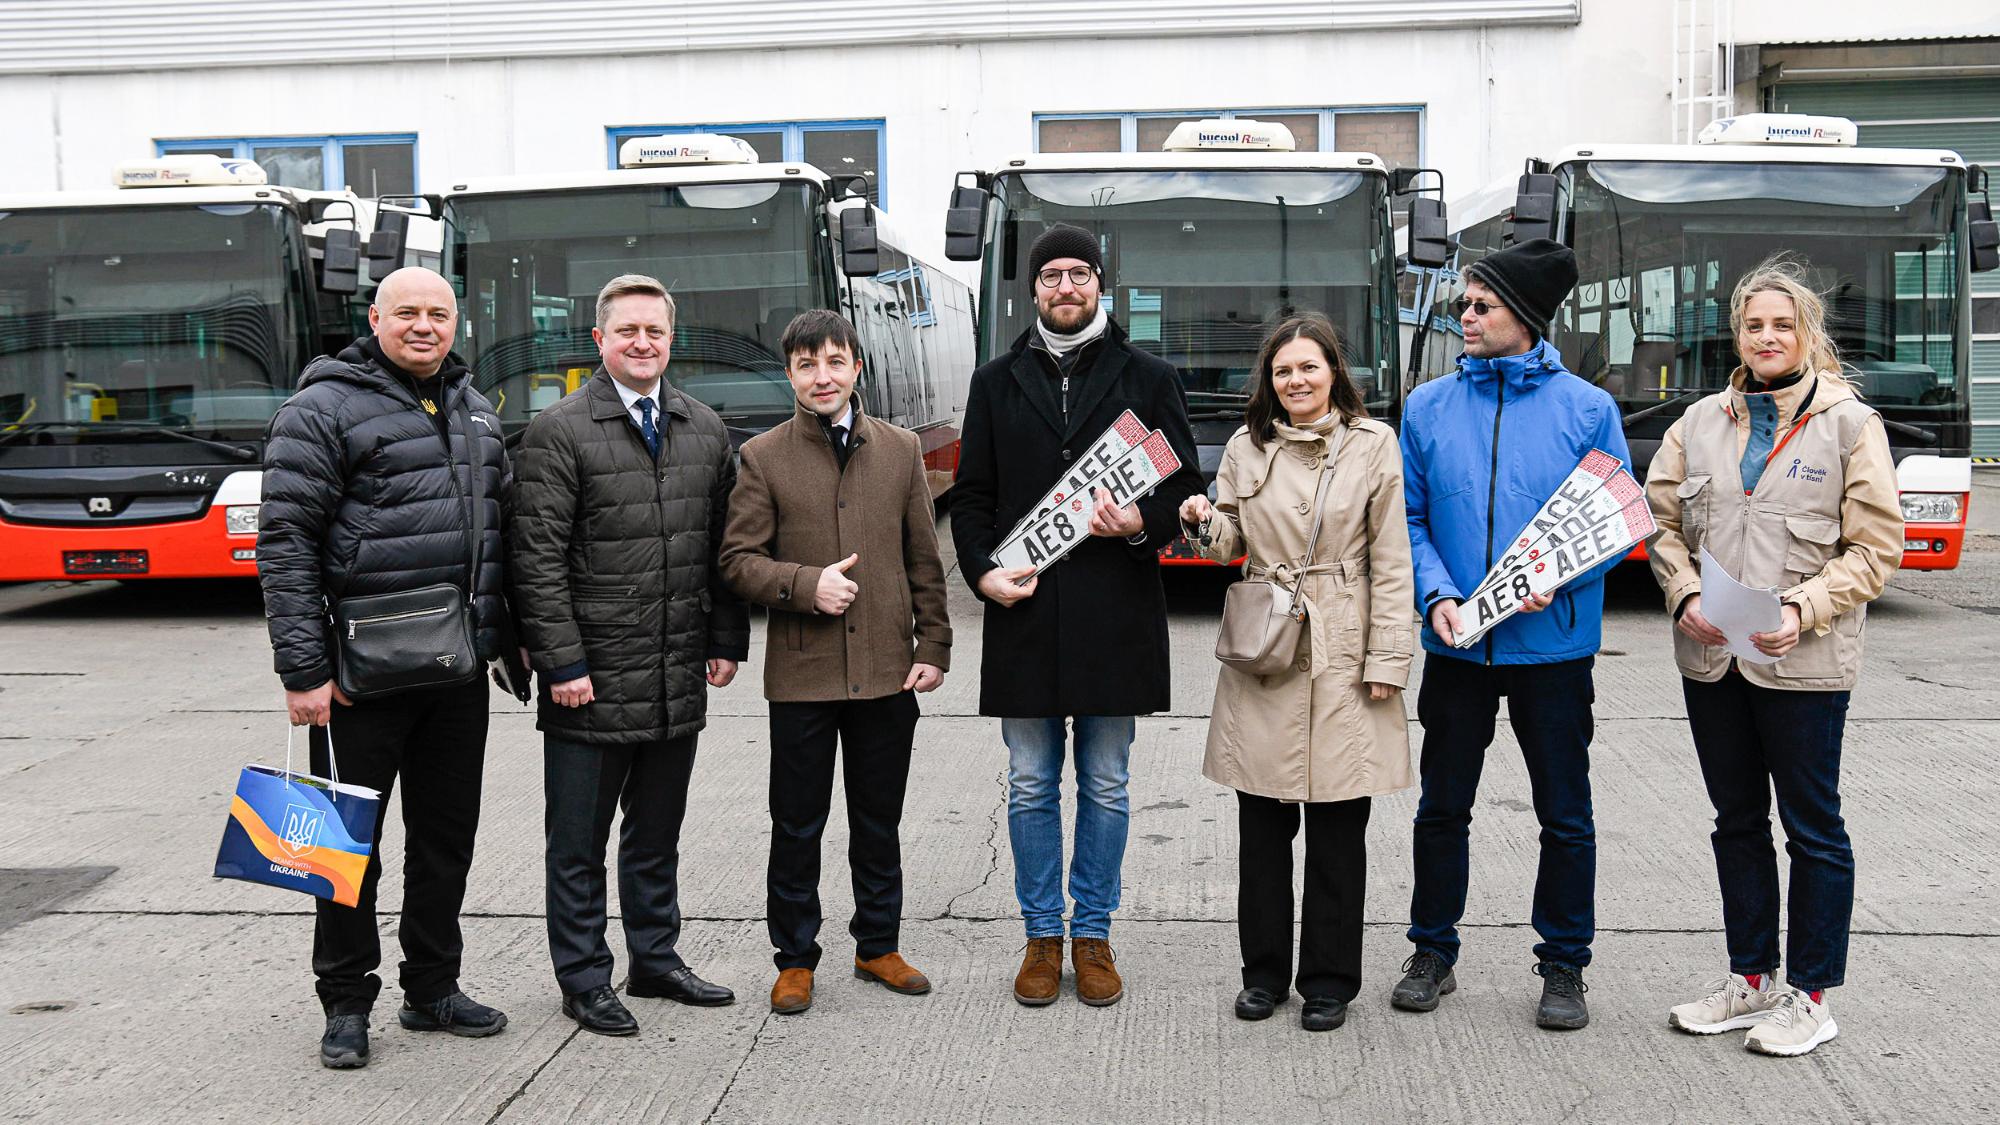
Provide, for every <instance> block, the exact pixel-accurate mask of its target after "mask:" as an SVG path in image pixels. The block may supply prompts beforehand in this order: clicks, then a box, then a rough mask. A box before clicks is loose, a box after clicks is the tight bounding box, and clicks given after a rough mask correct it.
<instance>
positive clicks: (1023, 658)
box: [951, 321, 1202, 718]
mask: <svg viewBox="0 0 2000 1125" xmlns="http://www.w3.org/2000/svg"><path fill="white" fill-rule="evenodd" d="M1034 331H1035V329H1034V328H1032V327H1030V328H1029V330H1028V332H1026V333H1023V334H1022V335H1021V337H1020V338H1019V339H1017V340H1015V341H1014V346H1013V348H1012V349H1010V350H1009V351H1008V352H1007V354H1005V355H1002V356H999V357H997V358H995V359H994V360H993V361H992V362H990V363H987V364H986V365H984V366H982V367H981V368H979V370H977V371H975V372H973V374H972V390H971V393H970V396H969V398H968V399H967V402H966V408H965V425H964V430H963V435H962V445H961V448H960V452H959V462H958V476H957V481H956V483H955V485H954V486H953V488H952V501H951V536H952V542H953V543H954V544H955V545H956V547H957V548H958V565H959V569H960V570H961V571H962V572H963V573H964V575H965V578H966V580H967V581H968V582H970V583H971V584H972V587H973V591H974V593H977V592H978V589H979V578H980V576H981V575H983V574H985V573H986V572H987V571H989V570H992V569H993V566H994V564H993V561H992V559H991V557H990V555H991V552H992V551H993V549H994V548H996V547H997V546H999V544H1000V540H1001V539H1002V538H1004V537H1005V536H1006V534H1007V532H1009V531H1011V530H1012V529H1013V527H1014V524H1015V521H1017V520H1019V519H1020V518H1021V517H1022V516H1023V515H1026V514H1027V512H1028V511H1029V509H1031V508H1032V507H1033V506H1034V504H1035V502H1036V501H1038V500H1040V499H1041V498H1042V496H1043V495H1044V494H1045V493H1046V492H1047V491H1048V490H1049V488H1050V487H1052V486H1053V485H1054V484H1055V483H1056V481H1057V480H1058V479H1059V478H1060V477H1061V476H1062V474H1063V471H1064V469H1065V468H1066V467H1067V466H1068V465H1069V464H1070V463H1071V462H1073V461H1075V459H1076V458H1078V457H1081V456H1083V454H1084V452H1085V451H1086V450H1088V449H1089V448H1090V445H1091V443H1092V442H1094V441H1096V440H1097V437H1098V435H1100V434H1102V433H1103V432H1104V431H1105V430H1106V429H1108V428H1109V427H1110V426H1111V423H1112V422H1113V421H1114V420H1115V419H1116V418H1117V417H1118V415H1119V414H1120V413H1122V412H1124V411H1126V410H1130V411H1132V413H1133V414H1135V415H1137V416H1138V419H1139V421H1140V422H1142V423H1144V424H1145V425H1146V427H1147V428H1148V429H1155V430H1159V431H1160V432H1161V433H1163V434H1165V435H1166V438H1167V441H1168V442H1169V443H1170V444H1171V445H1172V446H1173V450H1174V453H1175V455H1177V456H1178V457H1179V458H1180V462H1181V467H1180V470H1179V471H1178V472H1176V473H1174V474H1173V475H1172V476H1170V477H1169V478H1167V479H1166V480H1164V481H1162V482H1161V483H1160V485H1159V487H1158V488H1156V489H1154V491H1153V493H1152V494H1151V495H1150V496H1147V497H1146V498H1145V499H1143V500H1141V501H1139V514H1140V515H1141V517H1143V518H1144V520H1145V522H1146V539H1145V542H1143V543H1141V544H1137V545H1134V544H1131V543H1127V542H1126V541H1124V540H1122V539H1103V538H1096V537H1093V538H1091V539H1090V540H1089V541H1088V542H1085V543H1084V544H1083V545H1082V546H1080V547H1078V548H1076V549H1075V550H1074V551H1071V552H1070V553H1069V555H1067V556H1066V557H1064V558H1063V559H1062V560H1061V561H1060V562H1058V563H1056V564H1055V565H1054V566H1053V567H1051V568H1049V569H1048V570H1047V571H1046V572H1044V573H1043V574H1041V575H1040V581H1039V584H1038V585H1037V587H1036V590H1035V594H1034V596H1032V597H1030V598H1028V599H1027V600H1025V601H1022V602H1018V603H1016V604H1015V605H1014V606H1012V607H1011V608H1007V607H1002V606H1000V605H999V604H997V603H994V602H990V601H988V602H987V604H986V625H985V631H984V632H985V635H984V639H983V646H984V647H983V648H982V650H981V656H982V659H981V662H980V672H979V712H980V714H982V715H997V716H1001V717H1004V718H1052V717H1057V716H1064V715H1143V714H1147V713H1150V712H1153V711H1164V710H1166V709H1167V707H1168V699H1169V694H1170V691H1169V687H1170V685H1169V677H1168V660H1167V607H1166V592H1165V590H1164V589H1163V588H1162V587H1161V585H1160V562H1159V556H1158V554H1157V552H1158V551H1159V549H1160V548H1161V547H1163V546H1165V545H1166V544H1167V543H1169V542H1170V541H1172V539H1173V537H1174V536H1175V535H1177V534H1179V533H1180V517H1179V509H1180V505H1181V501H1183V500H1185V499H1187V498H1188V497H1189V496H1192V495H1194V494H1195V493H1197V492H1200V491H1201V490H1202V480H1201V473H1200V470H1199V469H1198V468H1197V464H1196V459H1195V446H1194V435H1193V433H1192V431H1191V430H1190V429H1189V428H1188V419H1187V403H1186V400H1185V398H1184V396H1183V394H1182V391H1181V381H1180V375H1179V372H1177V371H1176V370H1175V369H1174V367H1173V365H1172V364H1170V363H1168V362H1166V361H1165V360H1163V359H1160V358H1159V357H1157V356H1154V355H1150V354H1148V353H1146V352H1143V351H1140V350H1139V349H1138V348H1135V347H1133V346H1132V345H1131V344H1130V343H1129V342H1128V341H1127V340H1126V338H1125V333H1124V331H1123V330H1121V329H1120V328H1119V327H1118V324H1117V323H1116V322H1115V321H1114V322H1111V323H1110V324H1109V325H1107V326H1106V329H1105V333H1104V335H1103V336H1102V337H1101V338H1099V339H1098V340H1095V341H1092V342H1091V343H1088V344H1085V345H1084V348H1085V351H1084V353H1083V354H1082V355H1081V356H1080V357H1079V358H1078V359H1077V363H1076V367H1075V369H1074V371H1073V372H1072V375H1071V378H1072V390H1071V403H1070V407H1069V410H1068V417H1067V420H1066V421H1065V417H1064V411H1063V408H1062V404H1061V403H1060V401H1059V400H1058V387H1059V385H1060V380H1059V378H1058V377H1057V376H1056V374H1055V371H1056V368H1055V363H1054V360H1053V359H1052V358H1051V357H1050V356H1049V354H1048V353H1047V352H1045V351H1043V350H1041V349H1040V348H1035V347H1030V346H1029V338H1030V337H1029V334H1030V333H1033V332H1034ZM980 600H981V601H986V599H985V598H984V597H983V596H982V597H981V599H980Z"/></svg>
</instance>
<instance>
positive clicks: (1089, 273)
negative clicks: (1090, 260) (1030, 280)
mask: <svg viewBox="0 0 2000 1125" xmlns="http://www.w3.org/2000/svg"><path fill="white" fill-rule="evenodd" d="M1065 276H1067V277H1068V278H1069V283H1070V284H1071V285H1074V286H1076V287H1077V288H1078V289H1081V288H1083V287H1084V286H1086V285H1089V284H1090V279H1091V278H1093V277H1096V276H1097V271H1096V270H1094V269H1091V268H1090V267H1089V266H1071V267H1070V268H1068V269H1066V270H1043V271H1042V272H1040V273H1038V274H1036V275H1035V280H1036V281H1039V282H1041V283H1042V288H1044V289H1054V288H1055V287H1056V286H1058V285H1061V284H1062V280H1063V278H1064V277H1065Z"/></svg>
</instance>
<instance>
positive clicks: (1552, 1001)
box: [1535, 961, 1590, 1031]
mask: <svg viewBox="0 0 2000 1125" xmlns="http://www.w3.org/2000/svg"><path fill="white" fill-rule="evenodd" d="M1535 975H1536V976H1538V977H1540V978H1542V1002H1541V1003H1540V1004H1538V1005H1536V1007H1535V1026H1536V1027H1545V1028H1548V1029H1549V1030H1550V1031H1575V1030H1576V1029H1578V1028H1580V1027H1586V1026H1588V1025H1589V1023H1590V1008H1589V1007H1588V1006H1587V1005H1585V1004H1584V1002H1583V994H1584V993H1586V992H1588V991H1590V986H1589V985H1587V984H1585V983H1583V974H1582V973H1580V972H1578V971H1577V970H1575V969H1572V968H1570V967H1569V966H1568V965H1558V964H1556V963H1555V962H1554V961H1541V962H1537V963H1536V965H1535Z"/></svg>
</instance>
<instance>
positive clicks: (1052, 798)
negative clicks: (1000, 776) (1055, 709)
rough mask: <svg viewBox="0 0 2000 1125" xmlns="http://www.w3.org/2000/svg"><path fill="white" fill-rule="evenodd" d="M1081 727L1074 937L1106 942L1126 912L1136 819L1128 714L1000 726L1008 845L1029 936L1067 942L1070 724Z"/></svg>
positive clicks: (1072, 883)
mask: <svg viewBox="0 0 2000 1125" xmlns="http://www.w3.org/2000/svg"><path fill="white" fill-rule="evenodd" d="M1070 722H1074V723H1075V724H1076V843H1075V846H1074V850H1073V854H1072V856H1071V859H1070V865H1069V897H1070V900H1071V902H1073V903H1074V904H1075V908H1076V909H1075V913H1074V914H1072V915H1071V917H1070V924H1069V933H1070V936H1071V937H1084V938H1108V937H1110V936H1111V912H1112V911H1114V910H1116V909H1118V888H1119V870H1120V868H1122V867H1123V866H1124V863H1125V830H1126V828H1127V826H1129V825H1130V823H1131V820H1132V812H1131V803H1130V801H1129V799H1128V798H1127V796H1126V792H1125V783H1126V781H1127V780H1129V779H1130V777H1131V769H1130V762H1131V756H1132V735H1133V731H1134V730H1135V728H1136V726H1137V724H1136V723H1135V722H1134V720H1133V719H1132V717H1131V716H1130V715H1121V716H1103V715H1078V716H1077V717H1076V718H1075V719H1073V720H1066V719H1002V720H1000V738H1001V741H1003V742H1005V743H1006V744H1007V752H1008V761H1007V839H1008V842H1009V843H1011V844H1012V845H1013V847H1014V897H1015V898H1017V899H1019V900H1020V903H1021V916H1022V919H1023V920H1024V921H1025V922H1026V923H1027V926H1028V936H1029V937H1031V938H1038V937H1061V936H1063V892H1062V886H1063V841H1062V767H1063V757H1064V751H1065V749H1067V745H1066V744H1067V743H1068V731H1067V729H1066V726H1067V724H1068V723H1070Z"/></svg>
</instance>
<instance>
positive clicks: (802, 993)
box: [771, 969, 813, 1016]
mask: <svg viewBox="0 0 2000 1125" xmlns="http://www.w3.org/2000/svg"><path fill="white" fill-rule="evenodd" d="M812 1006H813V971H812V970H811V969H786V970H785V971H784V972H781V973H779V974H778V983H776V984H774V985H772V986H771V1010H772V1011H774V1012H776V1013H778V1014H779V1015H781V1016H789V1015H792V1014H794V1013H796V1012H803V1011H805V1010H806V1009H807V1008H810V1007H812Z"/></svg>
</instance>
